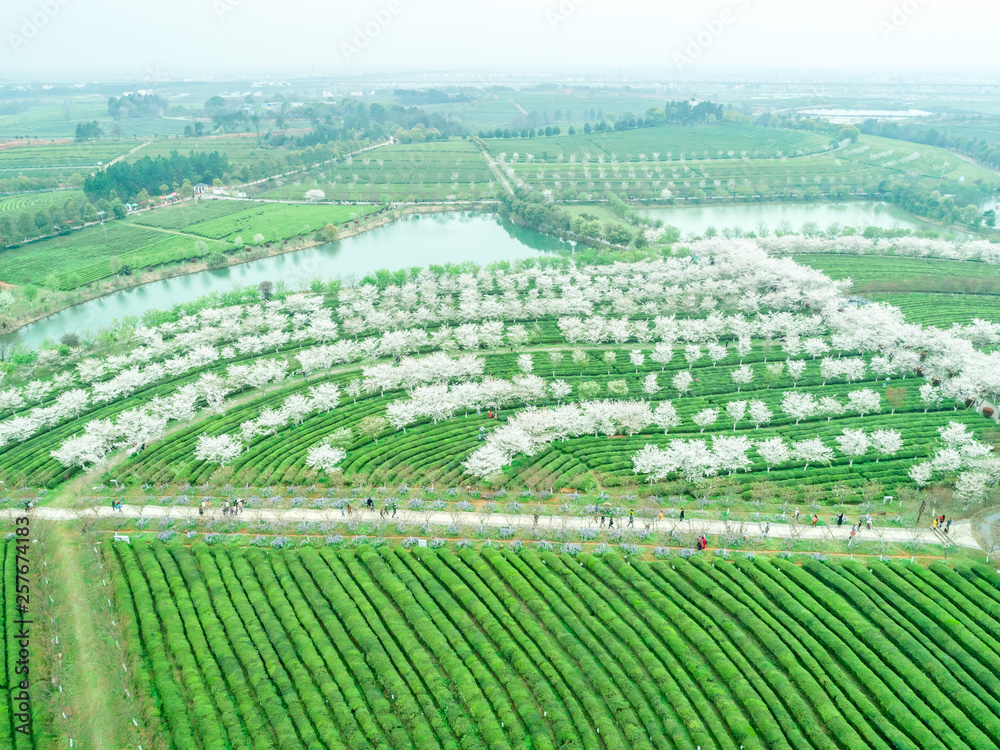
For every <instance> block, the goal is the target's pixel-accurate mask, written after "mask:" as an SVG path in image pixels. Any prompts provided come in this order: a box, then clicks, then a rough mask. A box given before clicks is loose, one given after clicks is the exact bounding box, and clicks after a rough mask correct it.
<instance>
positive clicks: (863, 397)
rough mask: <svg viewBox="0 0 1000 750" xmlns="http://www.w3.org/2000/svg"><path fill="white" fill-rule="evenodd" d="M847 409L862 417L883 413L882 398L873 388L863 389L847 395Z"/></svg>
mask: <svg viewBox="0 0 1000 750" xmlns="http://www.w3.org/2000/svg"><path fill="white" fill-rule="evenodd" d="M847 408H848V409H849V410H851V411H856V412H857V413H858V414H860V415H861V416H862V417H863V416H865V415H866V414H872V413H875V414H877V413H878V412H880V411H882V396H881V395H879V393H877V392H876V391H873V390H872V389H871V388H862V389H861V390H859V391H851V392H850V393H848V394H847Z"/></svg>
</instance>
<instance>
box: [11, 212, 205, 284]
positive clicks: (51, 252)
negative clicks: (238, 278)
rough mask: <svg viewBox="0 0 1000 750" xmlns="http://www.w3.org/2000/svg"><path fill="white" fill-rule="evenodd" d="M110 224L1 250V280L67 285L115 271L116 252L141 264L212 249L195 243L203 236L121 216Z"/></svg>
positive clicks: (136, 265)
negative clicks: (168, 230)
mask: <svg viewBox="0 0 1000 750" xmlns="http://www.w3.org/2000/svg"><path fill="white" fill-rule="evenodd" d="M105 227H106V229H107V233H108V234H107V238H105V236H104V229H102V228H101V227H100V226H91V227H87V228H86V229H81V230H79V231H75V232H72V233H71V234H68V235H64V236H60V237H52V238H49V239H45V240H40V241H39V242H32V243H29V244H27V245H22V246H21V247H16V248H12V249H10V250H6V251H4V252H2V253H0V280H2V281H4V282H6V283H8V284H38V285H44V286H50V287H51V288H54V289H61V290H66V289H71V288H74V287H77V286H79V285H81V284H88V283H91V282H94V281H99V280H101V279H104V278H106V277H108V276H110V275H111V274H112V271H111V266H110V261H111V259H112V258H119V259H120V260H121V261H122V263H124V264H126V265H129V266H131V267H132V268H133V269H136V270H139V269H142V268H148V267H152V266H157V265H161V264H164V263H173V262H176V261H178V260H181V259H183V258H193V257H196V256H197V255H199V254H205V253H206V252H207V250H203V251H202V252H199V251H198V249H197V248H196V243H198V242H199V241H201V242H207V241H206V240H202V239H201V238H199V237H192V236H189V235H188V236H185V235H176V234H166V233H164V232H157V231H155V230H152V229H145V228H143V227H141V226H137V225H134V224H130V223H128V222H122V221H109V222H107V223H106V225H105ZM207 244H208V245H212V244H214V243H211V242H207Z"/></svg>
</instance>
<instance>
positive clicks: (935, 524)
mask: <svg viewBox="0 0 1000 750" xmlns="http://www.w3.org/2000/svg"><path fill="white" fill-rule="evenodd" d="M931 528H932V529H935V530H938V531H941V532H942V533H944V534H947V533H948V531H950V530H951V519H950V518H949V519H948V521H947V523H946V522H945V520H944V515H943V514H942V515H940V516H935V517H934V520H933V521H931Z"/></svg>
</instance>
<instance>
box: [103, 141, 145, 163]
mask: <svg viewBox="0 0 1000 750" xmlns="http://www.w3.org/2000/svg"><path fill="white" fill-rule="evenodd" d="M150 143H152V141H146V142H145V143H140V144H139V145H138V146H134V147H133V148H131V149H129V150H128V151H126V152H125V153H124V154H122V155H121V156H116V157H115V158H114V159H112V160H111V161H109V162H108V163H107V164H105V165H104V169H107V168H108V167H110V166H111V165H113V164H117V163H118V162H120V161H121V160H122V159H124V158H125V157H127V156H131V155H132V154H134V153H135V152H136V151H138V150H139V149H141V148H146V146H148V145H149V144H150Z"/></svg>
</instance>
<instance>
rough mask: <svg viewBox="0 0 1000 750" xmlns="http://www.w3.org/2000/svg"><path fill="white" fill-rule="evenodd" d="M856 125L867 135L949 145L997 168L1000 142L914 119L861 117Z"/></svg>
mask: <svg viewBox="0 0 1000 750" xmlns="http://www.w3.org/2000/svg"><path fill="white" fill-rule="evenodd" d="M859 129H860V130H861V132H862V133H867V134H868V135H878V136H882V137H883V138H896V139H898V140H901V141H910V142H912V143H926V144H927V145H929V146H938V147H940V148H950V149H953V150H955V151H958V152H960V153H963V154H966V155H967V156H971V157H972V158H973V159H975V160H976V161H978V162H980V163H982V164H985V165H987V166H989V167H993V168H994V169H997V168H1000V145H998V144H996V143H987V142H986V141H985V140H984V139H982V138H967V137H965V136H964V135H953V134H949V133H942V132H941V131H940V130H938V129H937V128H933V127H927V126H925V125H921V124H918V123H898V122H880V121H879V120H865V121H864V122H863V123H861V125H860V126H859Z"/></svg>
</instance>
